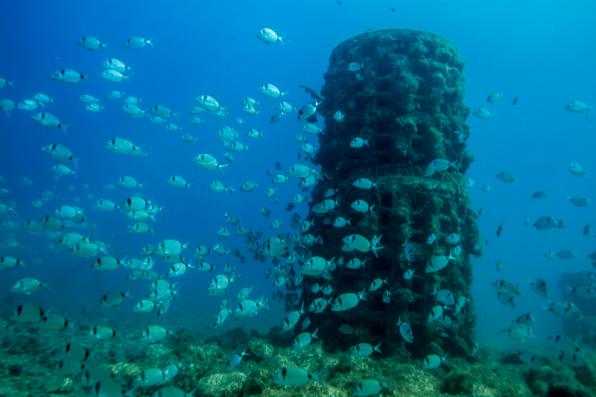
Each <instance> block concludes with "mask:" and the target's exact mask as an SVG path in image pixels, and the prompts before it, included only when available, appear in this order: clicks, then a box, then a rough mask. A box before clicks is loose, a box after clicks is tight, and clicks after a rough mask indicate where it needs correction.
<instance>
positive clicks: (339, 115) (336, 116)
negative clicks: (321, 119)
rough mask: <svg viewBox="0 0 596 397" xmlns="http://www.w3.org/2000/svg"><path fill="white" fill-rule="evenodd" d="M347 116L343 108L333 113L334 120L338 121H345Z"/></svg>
mask: <svg viewBox="0 0 596 397" xmlns="http://www.w3.org/2000/svg"><path fill="white" fill-rule="evenodd" d="M345 117H346V115H345V114H344V113H343V112H342V111H341V110H338V111H336V112H335V113H333V120H335V121H336V122H338V123H343V122H344V119H345Z"/></svg>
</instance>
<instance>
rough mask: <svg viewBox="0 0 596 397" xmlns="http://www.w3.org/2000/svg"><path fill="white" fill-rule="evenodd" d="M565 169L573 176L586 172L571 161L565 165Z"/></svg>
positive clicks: (585, 173) (584, 174)
mask: <svg viewBox="0 0 596 397" xmlns="http://www.w3.org/2000/svg"><path fill="white" fill-rule="evenodd" d="M567 170H568V171H569V172H570V173H571V174H572V175H575V176H586V175H588V172H587V171H586V170H584V168H583V167H582V166H581V165H580V164H578V163H571V164H569V165H568V166H567Z"/></svg>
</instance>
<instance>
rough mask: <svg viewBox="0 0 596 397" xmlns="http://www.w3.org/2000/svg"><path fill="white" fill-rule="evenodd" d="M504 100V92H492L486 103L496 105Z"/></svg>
mask: <svg viewBox="0 0 596 397" xmlns="http://www.w3.org/2000/svg"><path fill="white" fill-rule="evenodd" d="M502 98H503V91H497V92H492V93H490V94H489V95H488V96H487V97H486V102H488V103H495V102H498V101H500V100H501V99H502Z"/></svg>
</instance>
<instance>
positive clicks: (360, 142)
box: [350, 136, 370, 149]
mask: <svg viewBox="0 0 596 397" xmlns="http://www.w3.org/2000/svg"><path fill="white" fill-rule="evenodd" d="M364 146H370V145H369V143H368V139H364V138H362V137H359V136H356V137H354V138H352V140H351V141H350V147H351V148H352V149H361V148H363V147H364Z"/></svg>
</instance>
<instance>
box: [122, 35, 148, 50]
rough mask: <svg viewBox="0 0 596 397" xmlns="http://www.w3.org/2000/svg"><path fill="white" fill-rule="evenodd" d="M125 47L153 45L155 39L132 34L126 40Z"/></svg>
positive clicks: (133, 47) (134, 47)
mask: <svg viewBox="0 0 596 397" xmlns="http://www.w3.org/2000/svg"><path fill="white" fill-rule="evenodd" d="M123 47H124V48H127V49H138V48H145V47H153V41H152V40H151V39H147V38H145V37H141V36H130V37H128V38H127V39H126V40H125V41H124V44H123Z"/></svg>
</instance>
